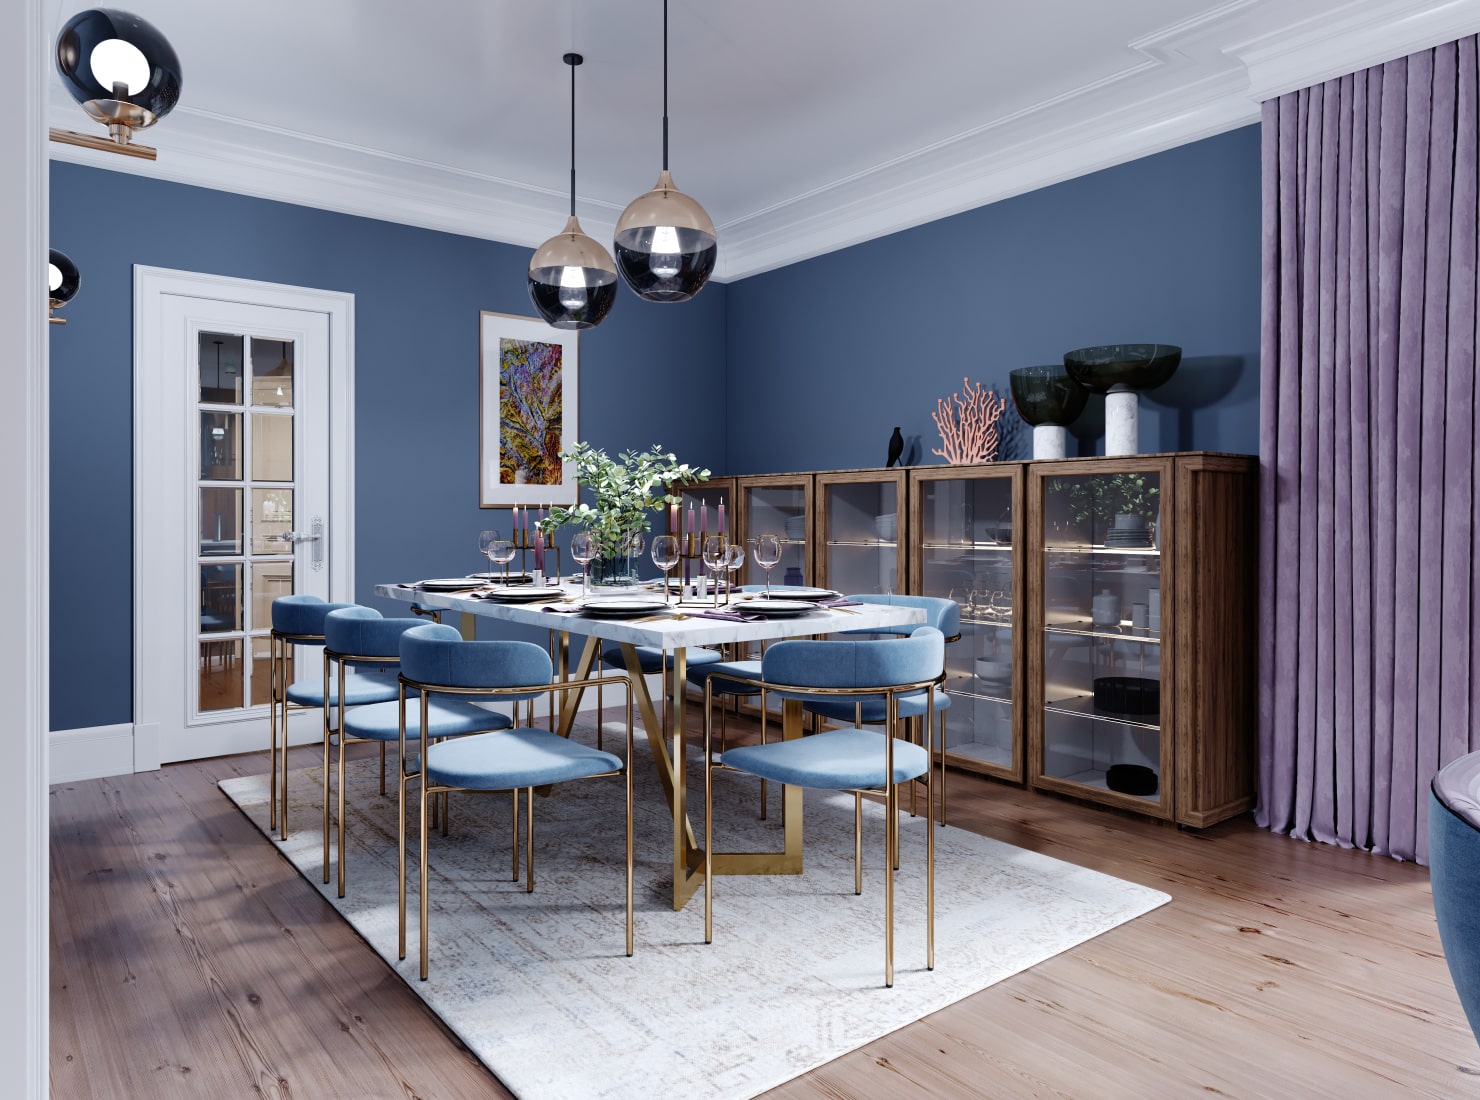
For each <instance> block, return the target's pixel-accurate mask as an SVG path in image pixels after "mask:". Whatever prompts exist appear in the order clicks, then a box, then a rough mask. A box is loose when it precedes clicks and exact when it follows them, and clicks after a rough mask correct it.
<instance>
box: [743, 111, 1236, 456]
mask: <svg viewBox="0 0 1480 1100" xmlns="http://www.w3.org/2000/svg"><path fill="white" fill-rule="evenodd" d="M1259 242H1260V190H1259V128H1258V127H1257V126H1250V127H1246V128H1243V129H1240V130H1235V131H1233V132H1231V133H1227V134H1223V135H1220V136H1218V137H1214V138H1209V139H1207V140H1205V141H1199V142H1194V143H1192V144H1190V145H1184V146H1180V147H1179V148H1176V149H1172V150H1170V151H1168V152H1165V153H1160V154H1157V155H1155V156H1150V157H1146V158H1143V159H1141V160H1137V161H1133V162H1131V163H1128V164H1122V165H1119V166H1117V167H1114V168H1109V169H1106V170H1104V171H1101V172H1096V173H1094V174H1093V175H1088V176H1082V177H1080V178H1078V179H1074V180H1070V181H1068V182H1065V183H1061V184H1057V185H1055V186H1053V187H1047V188H1044V189H1042V190H1039V191H1034V192H1031V193H1029V194H1025V195H1021V196H1018V197H1015V198H1011V199H1007V200H1005V201H1003V202H999V203H994V204H993V205H991V206H985V207H981V208H978V209H976V210H970V211H967V212H966V213H963V214H958V215H956V216H954V217H950V218H945V219H942V220H940V221H936V222H931V223H929V224H927V225H922V226H918V227H916V228H914V229H909V230H905V231H903V232H900V233H896V234H893V235H892V236H888V237H883V238H880V239H878V240H874V241H868V242H866V243H864V244H859V245H855V246H853V247H851V248H847V249H843V250H841V251H838V252H833V253H829V254H827V255H825V256H819V257H818V258H816V259H813V260H807V261H805V262H802V263H797V264H792V265H790V266H788V267H784V268H780V269H778V270H776V271H771V272H767V273H765V274H762V275H757V276H754V277H752V278H749V279H744V280H741V281H740V282H736V283H731V284H730V286H729V292H730V293H729V318H728V321H729V341H728V348H727V354H726V370H727V373H728V397H729V426H730V431H729V436H730V447H729V463H728V467H727V468H728V469H729V470H730V471H733V472H736V473H770V472H778V471H790V470H810V469H846V468H850V467H856V466H863V467H867V466H881V465H883V463H884V459H885V455H886V446H887V442H888V439H889V434H890V432H891V430H892V429H893V427H894V426H895V425H896V424H897V425H900V426H901V427H902V428H903V432H904V435H905V438H906V439H907V440H909V439H913V440H914V442H915V455H916V458H915V461H916V463H917V464H927V465H928V464H933V463H938V462H942V461H944V460H943V459H941V458H939V457H937V456H935V455H933V454H931V450H932V449H933V448H936V447H939V446H940V435H939V432H938V431H937V429H936V427H935V423H934V421H933V420H932V419H931V415H930V414H931V413H932V412H934V411H935V408H936V404H935V403H936V400H937V399H938V398H942V397H946V396H947V395H949V394H952V393H956V392H958V391H960V390H961V386H962V378H963V377H967V378H970V379H971V380H972V381H973V382H981V383H983V384H985V385H987V386H989V387H995V388H996V390H997V392H998V393H1000V394H1004V395H1006V394H1008V392H1009V391H1008V385H1007V383H1008V371H1010V370H1012V369H1014V368H1016V367H1026V366H1031V365H1034V364H1039V363H1058V362H1062V361H1063V354H1064V352H1066V351H1069V350H1072V349H1074V348H1079V347H1085V346H1088V345H1093V344H1107V343H1133V342H1137V343H1138V342H1162V343H1170V344H1177V345H1180V346H1181V348H1182V349H1183V356H1184V358H1183V361H1182V366H1181V369H1180V370H1179V372H1178V374H1177V375H1176V376H1175V377H1174V378H1173V379H1172V381H1171V382H1169V383H1167V384H1166V385H1165V386H1163V387H1162V388H1161V389H1159V390H1155V391H1152V392H1151V393H1148V394H1146V395H1144V396H1143V397H1142V400H1141V449H1142V450H1143V451H1176V450H1223V451H1238V452H1248V453H1255V452H1257V450H1258V446H1259V393H1258V374H1259V370H1258V352H1259ZM1004 421H1005V422H1009V423H1013V424H1015V425H1017V430H1016V431H1015V432H1014V433H1013V435H1012V437H1011V438H1009V440H1008V446H1007V448H1006V449H1005V451H1004V453H1003V454H1002V456H1001V457H1004V458H1011V457H1021V456H1026V455H1027V454H1028V453H1029V452H1030V450H1031V442H1032V440H1031V430H1029V429H1026V427H1025V426H1023V425H1022V422H1021V420H1019V419H1018V417H1017V416H1016V414H1015V412H1014V410H1013V408H1012V404H1011V400H1010V399H1009V403H1008V411H1007V413H1006V415H1005V417H1004ZM1074 431H1075V434H1076V435H1078V436H1080V452H1079V453H1081V454H1093V453H1097V452H1099V453H1103V450H1104V442H1103V432H1104V402H1103V399H1102V398H1098V397H1092V398H1091V399H1090V408H1089V409H1087V410H1086V412H1085V413H1084V415H1083V416H1082V417H1081V418H1080V421H1079V423H1078V424H1077V425H1075V428H1074ZM1071 447H1072V444H1071ZM1070 453H1071V454H1072V453H1073V451H1072V450H1071V452H1070Z"/></svg>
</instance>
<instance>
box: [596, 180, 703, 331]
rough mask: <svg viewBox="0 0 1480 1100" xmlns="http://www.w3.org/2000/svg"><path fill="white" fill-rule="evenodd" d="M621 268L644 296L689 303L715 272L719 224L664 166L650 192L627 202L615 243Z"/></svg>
mask: <svg viewBox="0 0 1480 1100" xmlns="http://www.w3.org/2000/svg"><path fill="white" fill-rule="evenodd" d="M612 244H613V251H614V252H615V253H616V255H617V269H618V270H619V271H621V273H622V279H623V281H625V282H626V284H627V285H628V286H629V287H631V288H632V291H633V293H635V294H636V295H637V296H638V297H639V298H645V299H647V300H648V301H649V302H687V301H688V300H689V299H690V298H692V297H693V296H694V295H695V294H698V293H699V291H700V290H702V289H703V287H704V284H705V283H706V282H708V281H709V276H710V275H711V274H713V273H714V261H715V259H716V257H717V256H718V255H719V246H718V244H717V242H716V236H715V232H714V222H713V221H712V220H711V219H710V217H709V215H708V214H707V213H705V211H704V208H703V207H702V206H700V205H699V204H698V203H697V202H695V201H694V200H693V199H691V198H689V197H688V196H687V195H685V194H684V193H683V192H682V191H680V190H679V189H678V188H677V187H676V186H674V183H673V177H672V176H671V175H669V173H668V169H667V168H664V169H663V171H662V172H661V173H659V175H658V182H657V184H656V185H655V186H654V187H653V189H652V190H651V191H648V192H647V193H645V194H642V195H639V196H637V198H635V199H633V200H632V201H631V202H630V203H628V204H627V209H626V210H623V211H622V216H621V217H620V218H618V219H617V231H616V235H615V237H614V238H613V241H612Z"/></svg>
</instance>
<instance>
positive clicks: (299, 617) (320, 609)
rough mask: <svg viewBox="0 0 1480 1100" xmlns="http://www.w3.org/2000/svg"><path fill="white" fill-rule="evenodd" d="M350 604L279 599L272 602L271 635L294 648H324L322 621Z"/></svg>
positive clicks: (291, 597)
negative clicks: (332, 612) (276, 636)
mask: <svg viewBox="0 0 1480 1100" xmlns="http://www.w3.org/2000/svg"><path fill="white" fill-rule="evenodd" d="M355 606H358V605H356V604H352V603H326V602H325V601H324V600H321V599H319V598H318V597H317V596H279V597H278V598H277V599H275V600H273V601H272V632H273V633H274V634H276V635H278V637H280V638H287V639H289V640H290V641H292V642H294V643H295V644H297V645H323V643H324V619H325V618H327V617H328V615H329V612H331V611H339V610H340V609H342V608H346V607H355Z"/></svg>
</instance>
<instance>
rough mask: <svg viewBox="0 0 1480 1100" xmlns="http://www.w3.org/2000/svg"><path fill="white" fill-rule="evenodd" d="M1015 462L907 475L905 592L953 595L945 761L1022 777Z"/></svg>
mask: <svg viewBox="0 0 1480 1100" xmlns="http://www.w3.org/2000/svg"><path fill="white" fill-rule="evenodd" d="M1023 485H1024V482H1023V465H1022V464H1021V463H1003V462H997V463H991V464H987V465H981V466H927V467H921V468H917V469H912V470H911V471H910V474H909V499H910V506H909V522H908V534H909V538H908V544H907V545H908V553H907V555H906V557H907V559H908V564H909V573H908V578H907V581H908V584H909V588H908V591H910V592H914V593H917V594H919V595H924V596H943V597H946V598H948V599H953V600H955V601H956V602H957V604H959V605H960V608H961V638H960V640H959V641H957V642H954V643H952V644H951V645H948V646H946V690H947V692H948V693H949V694H950V696H951V706H950V709H949V710H947V711H946V725H945V761H946V763H947V764H950V765H953V766H956V767H961V768H965V769H968V770H970V771H975V772H981V773H985V774H988V775H994V776H997V777H998V778H1001V779H1008V780H1012V781H1014V782H1021V781H1022V779H1023V758H1024V751H1023V736H1022V722H1021V720H1020V716H1019V709H1020V708H1019V701H1020V699H1021V693H1022V684H1023V676H1022V659H1021V652H1022V646H1023V632H1022V630H1021V629H1020V628H1017V627H1018V620H1019V618H1020V616H1019V615H1018V609H1019V608H1020V607H1021V606H1022V594H1023V585H1024V577H1023V556H1022V555H1021V554H1020V553H1018V552H1017V549H1016V541H1015V540H1016V539H1018V538H1020V537H1021V532H1022V528H1023V524H1022V523H1020V522H1018V519H1019V517H1021V516H1022V514H1023V499H1024V498H1023V493H1024V488H1023Z"/></svg>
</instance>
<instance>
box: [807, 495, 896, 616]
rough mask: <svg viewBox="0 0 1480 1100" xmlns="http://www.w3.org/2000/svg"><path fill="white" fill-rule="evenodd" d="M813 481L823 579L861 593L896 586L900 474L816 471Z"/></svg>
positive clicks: (893, 589) (891, 589) (889, 590)
mask: <svg viewBox="0 0 1480 1100" xmlns="http://www.w3.org/2000/svg"><path fill="white" fill-rule="evenodd" d="M817 483H818V490H819V492H821V494H822V501H821V508H822V511H821V518H822V527H823V534H822V554H823V560H822V563H821V564H822V577H821V581H822V583H823V584H825V585H826V586H827V587H829V588H835V589H837V590H838V591H839V592H848V593H856V594H860V595H866V594H871V593H876V592H877V593H893V592H896V591H898V590H899V588H900V577H899V498H900V492H899V490H900V485H901V483H902V479H901V478H895V477H890V478H889V479H888V480H874V481H854V480H848V481H829V480H826V479H825V478H824V477H823V476H821V475H819V477H818V479H817Z"/></svg>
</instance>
